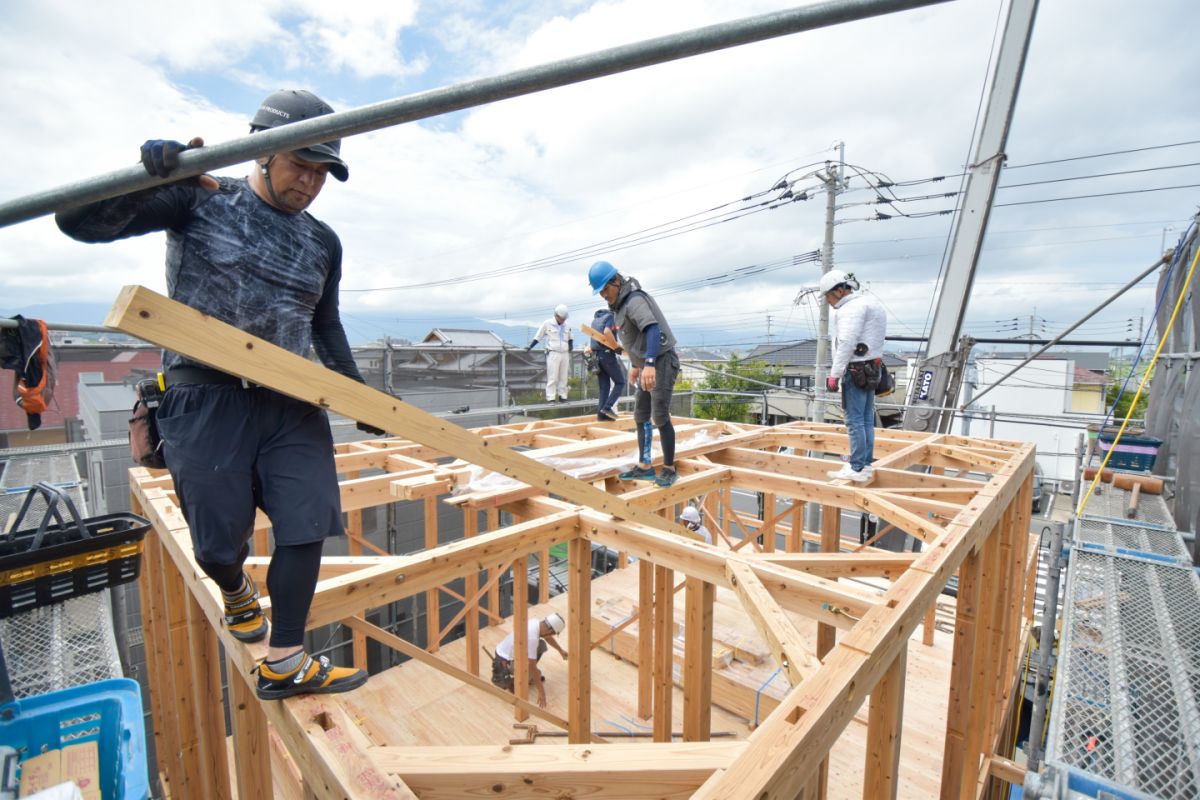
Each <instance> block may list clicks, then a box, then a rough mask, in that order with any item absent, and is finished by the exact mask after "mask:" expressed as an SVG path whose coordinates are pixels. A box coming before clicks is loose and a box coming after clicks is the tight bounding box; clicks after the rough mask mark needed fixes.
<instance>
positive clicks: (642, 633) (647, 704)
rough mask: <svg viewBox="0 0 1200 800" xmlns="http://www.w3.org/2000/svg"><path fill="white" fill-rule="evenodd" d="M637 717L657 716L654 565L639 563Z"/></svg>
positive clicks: (644, 560)
mask: <svg viewBox="0 0 1200 800" xmlns="http://www.w3.org/2000/svg"><path fill="white" fill-rule="evenodd" d="M637 629H638V716H639V717H640V718H642V719H650V717H652V716H653V715H654V565H653V564H651V563H650V562H649V561H647V560H646V559H644V558H643V559H642V560H640V561H638V607H637Z"/></svg>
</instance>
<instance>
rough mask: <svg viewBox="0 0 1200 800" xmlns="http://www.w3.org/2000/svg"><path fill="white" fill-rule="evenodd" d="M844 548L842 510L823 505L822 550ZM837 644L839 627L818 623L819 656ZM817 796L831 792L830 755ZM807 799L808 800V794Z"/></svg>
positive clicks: (823, 764)
mask: <svg viewBox="0 0 1200 800" xmlns="http://www.w3.org/2000/svg"><path fill="white" fill-rule="evenodd" d="M841 549H842V510H841V509H840V508H838V507H837V506H830V505H826V506H821V552H822V553H837V552H839V551H840V550H841ZM836 645H837V628H835V627H834V626H832V625H826V624H825V623H823V622H818V623H817V658H818V659H824V658H825V656H827V655H829V653H830V651H832V650H833V648H834V647H835V646H836ZM816 786H817V791H816V797H817V798H818V799H819V800H824V798H825V797H827V796H828V794H829V757H828V756H826V757H825V759H824V760H823V761H821V766H820V768H818V770H817V777H816ZM806 800H808V798H807V796H806Z"/></svg>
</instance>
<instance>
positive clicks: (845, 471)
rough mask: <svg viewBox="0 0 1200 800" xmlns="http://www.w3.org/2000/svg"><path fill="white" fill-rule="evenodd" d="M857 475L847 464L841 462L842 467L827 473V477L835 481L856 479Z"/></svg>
mask: <svg viewBox="0 0 1200 800" xmlns="http://www.w3.org/2000/svg"><path fill="white" fill-rule="evenodd" d="M856 475H858V473H857V472H855V471H854V470H853V469H852V468H851V467H850V465H849V464H842V468H841V469H839V470H835V471H833V472H830V473H829V477H830V478H832V479H833V480H835V481H847V480H849V481H853V480H858V478H856V477H855V476H856Z"/></svg>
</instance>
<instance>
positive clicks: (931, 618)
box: [921, 600, 937, 647]
mask: <svg viewBox="0 0 1200 800" xmlns="http://www.w3.org/2000/svg"><path fill="white" fill-rule="evenodd" d="M924 625H925V627H924V628H923V629H922V631H921V643H922V644H924V645H926V646H927V647H932V646H933V633H934V629H935V628H936V627H937V601H936V600H934V602H933V605H931V606H930V607H929V610H928V611H926V612H925V622H924Z"/></svg>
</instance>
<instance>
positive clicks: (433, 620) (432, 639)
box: [424, 496, 442, 653]
mask: <svg viewBox="0 0 1200 800" xmlns="http://www.w3.org/2000/svg"><path fill="white" fill-rule="evenodd" d="M424 517H425V549H426V550H432V549H433V548H435V547H437V546H438V505H437V498H436V497H432V496H430V497H426V498H425V514H424ZM441 630H442V597H441V592H440V591H439V590H438V589H437V588H436V587H434V588H433V589H430V590H428V591H427V592H425V649H426V650H428V651H429V652H431V653H436V652H437V649H438V648H439V647H440V646H441V642H440V641H438V633H439V632H440V631H441Z"/></svg>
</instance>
